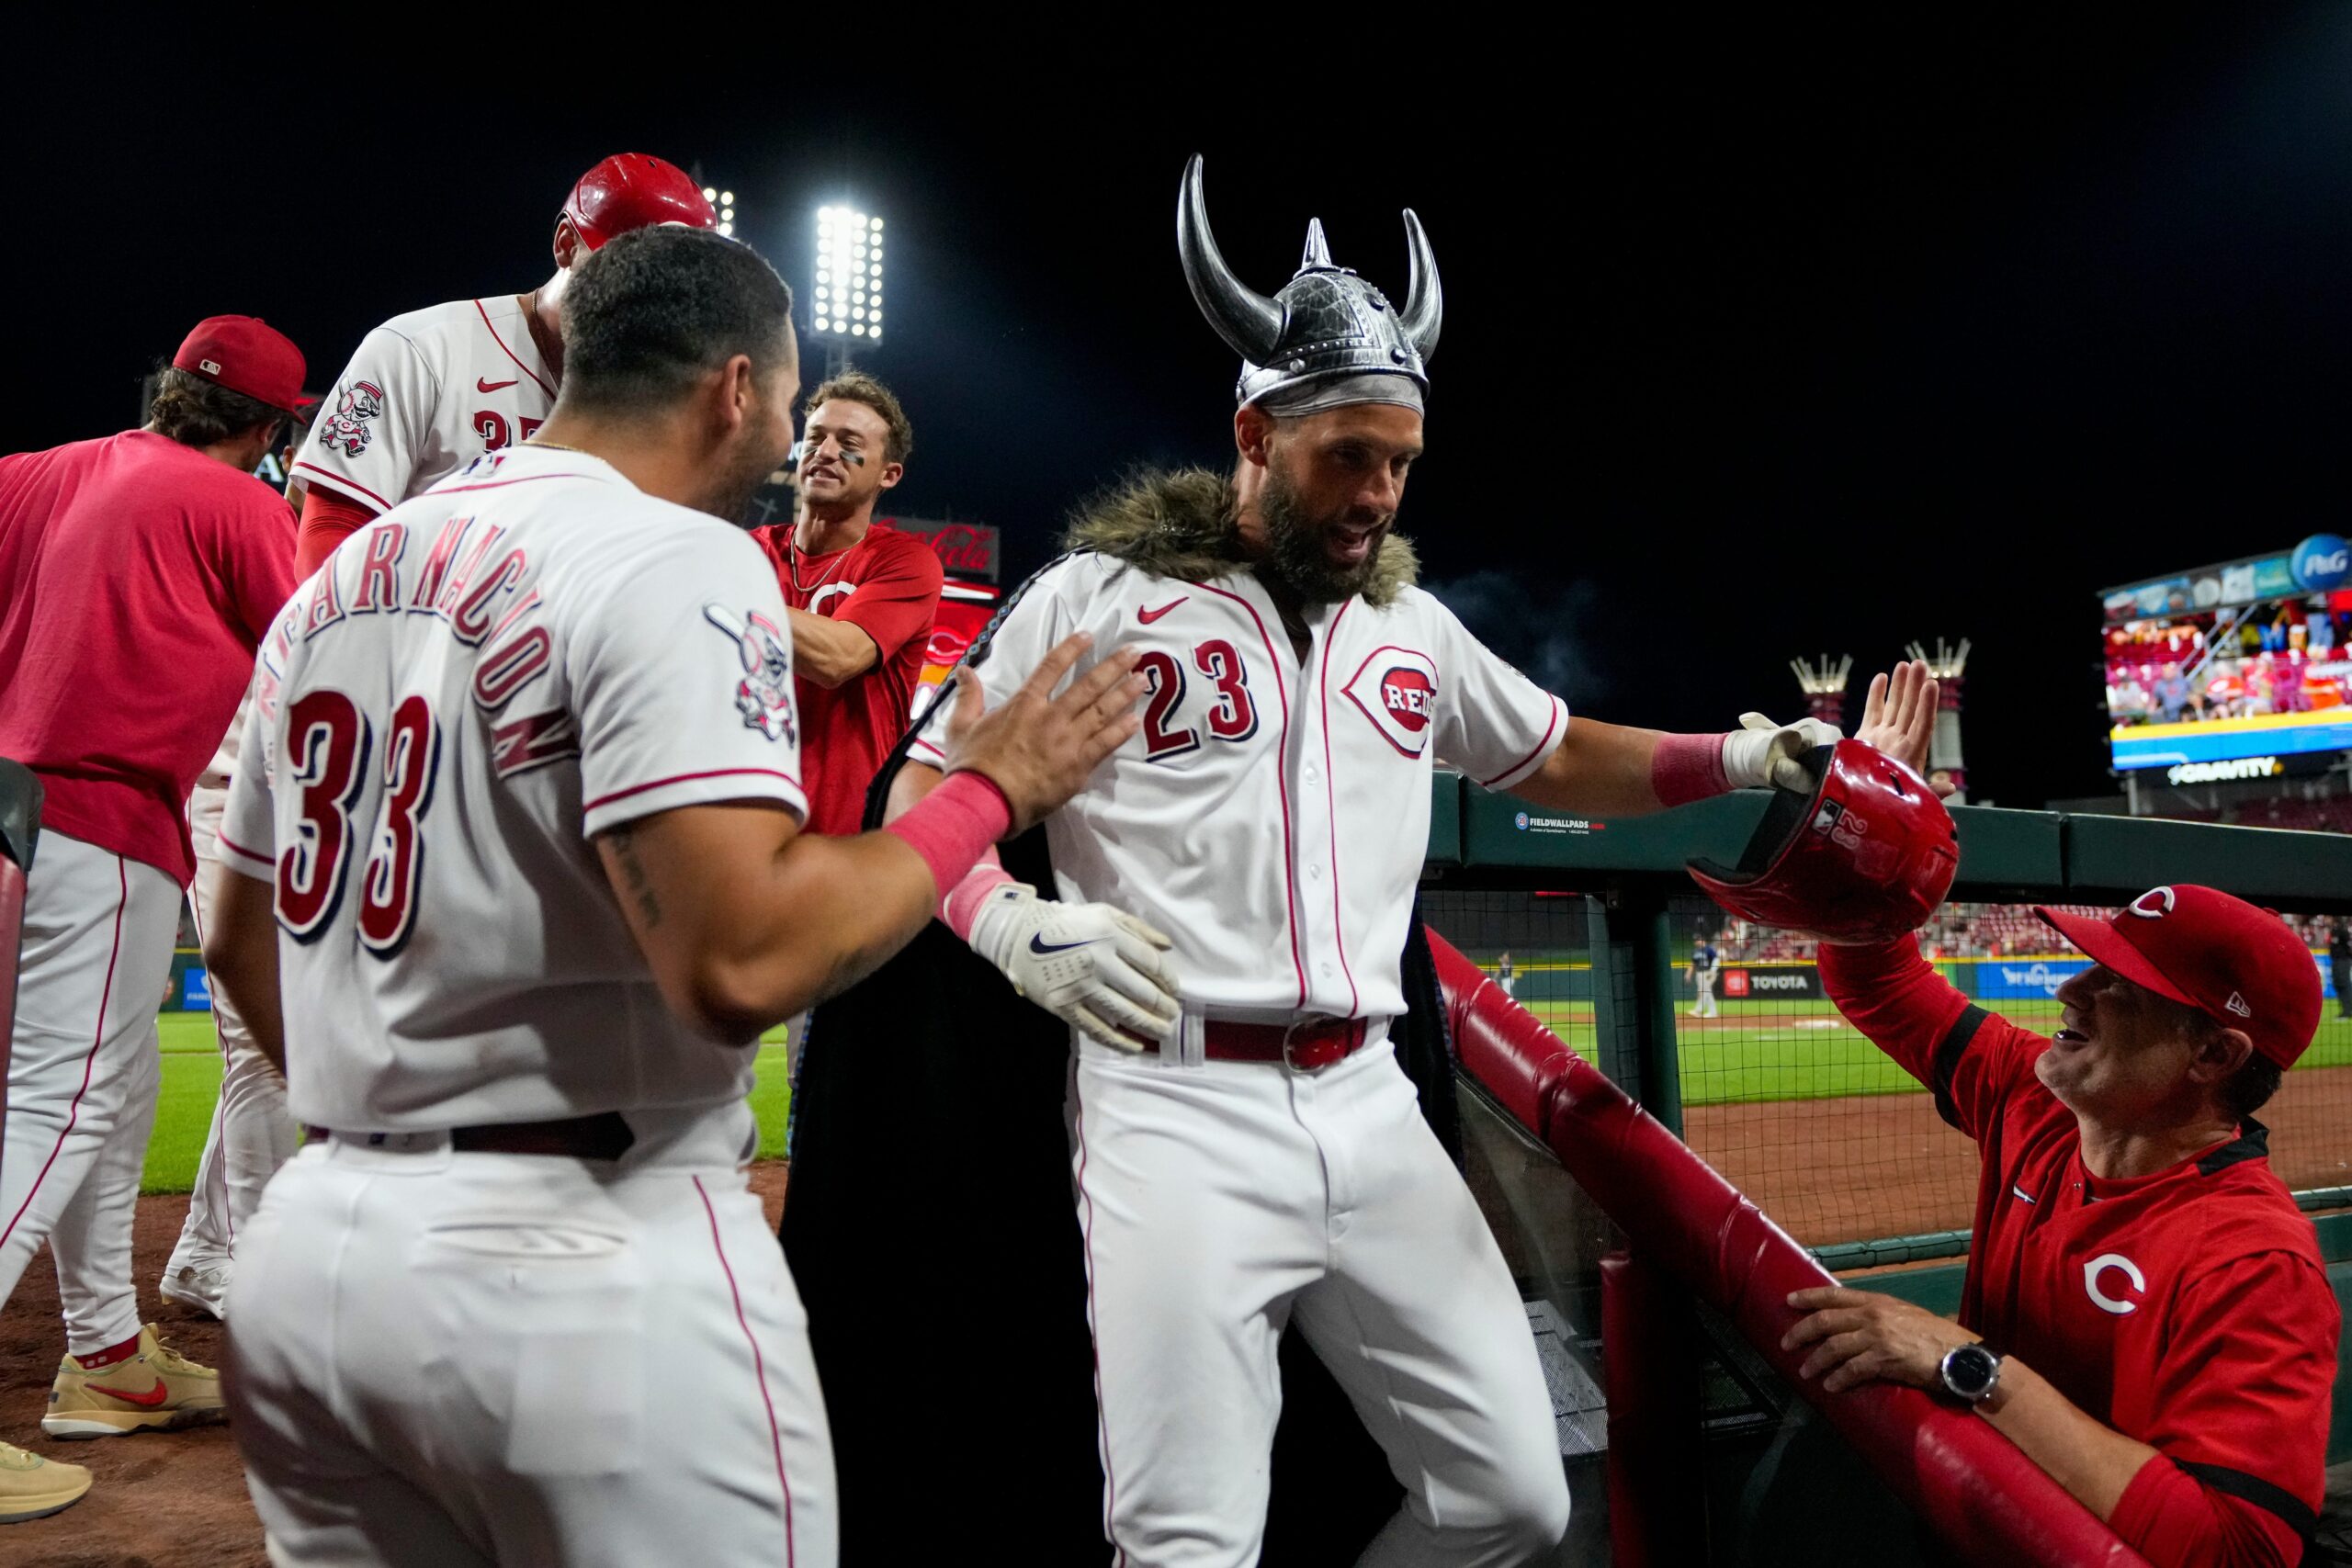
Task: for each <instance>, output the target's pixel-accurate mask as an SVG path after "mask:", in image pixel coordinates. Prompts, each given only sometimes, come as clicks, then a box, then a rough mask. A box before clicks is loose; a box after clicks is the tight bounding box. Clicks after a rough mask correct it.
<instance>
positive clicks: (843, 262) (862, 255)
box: [809, 202, 882, 375]
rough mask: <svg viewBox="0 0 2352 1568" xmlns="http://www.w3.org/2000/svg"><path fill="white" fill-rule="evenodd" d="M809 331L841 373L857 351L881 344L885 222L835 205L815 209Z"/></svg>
mask: <svg viewBox="0 0 2352 1568" xmlns="http://www.w3.org/2000/svg"><path fill="white" fill-rule="evenodd" d="M809 331H811V332H812V333H816V334H817V336H818V337H820V338H821V339H823V340H824V343H825V367H826V372H827V374H829V375H832V374H838V373H839V372H840V371H842V369H844V368H845V367H847V366H848V364H849V356H850V354H851V352H852V351H853V350H854V349H857V348H860V347H863V346H865V345H866V344H879V343H880V342H881V341H882V220H881V219H879V218H877V217H876V216H875V215H874V214H873V213H870V212H867V211H865V210H864V209H860V208H857V207H854V206H851V205H849V204H848V203H845V202H836V203H834V204H832V205H831V206H829V207H820V208H819V209H817V267H816V272H815V276H814V283H813V286H812V287H811V288H810V289H809Z"/></svg>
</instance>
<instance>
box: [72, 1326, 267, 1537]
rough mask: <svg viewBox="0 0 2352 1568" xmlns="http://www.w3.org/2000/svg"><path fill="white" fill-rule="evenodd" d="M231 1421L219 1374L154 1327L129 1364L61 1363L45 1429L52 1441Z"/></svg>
mask: <svg viewBox="0 0 2352 1568" xmlns="http://www.w3.org/2000/svg"><path fill="white" fill-rule="evenodd" d="M228 1418H229V1412H228V1408H227V1407H226V1406H225V1405H224V1404H222V1403H221V1400H220V1373H219V1372H216V1371H213V1370H212V1369H211V1368H210V1367H199V1366H198V1365H197V1364H196V1363H195V1362H194V1361H191V1360H189V1359H187V1357H185V1356H182V1355H181V1354H180V1353H179V1352H178V1351H176V1350H174V1349H172V1348H169V1347H167V1346H166V1345H164V1342H163V1341H162V1340H161V1339H158V1338H157V1337H155V1325H153V1324H152V1323H151V1324H148V1325H146V1326H145V1327H143V1328H141V1330H140V1331H139V1353H138V1354H137V1355H135V1356H131V1357H130V1358H128V1359H124V1360H120V1361H117V1362H115V1363H114V1364H113V1365H111V1366H105V1367H100V1368H99V1369H98V1370H97V1371H89V1370H87V1369H85V1367H84V1366H83V1365H82V1363H81V1362H80V1361H79V1360H78V1359H75V1358H74V1357H72V1356H68V1357H66V1358H65V1359H63V1360H62V1361H60V1362H59V1363H58V1364H57V1381H56V1382H54V1383H52V1384H51V1385H50V1390H49V1414H48V1415H46V1416H42V1417H41V1418H40V1429H41V1430H42V1431H44V1432H46V1433H48V1434H49V1435H50V1436H51V1437H52V1438H119V1437H122V1436H123V1435H125V1434H126V1433H130V1432H139V1431H147V1430H155V1431H172V1430H175V1429H177V1428H179V1427H202V1426H207V1425H209V1424H210V1423H212V1422H215V1421H226V1420H227V1419H228ZM69 1501H70V1499H69ZM60 1506H62V1505H60Z"/></svg>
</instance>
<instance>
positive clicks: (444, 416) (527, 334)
mask: <svg viewBox="0 0 2352 1568" xmlns="http://www.w3.org/2000/svg"><path fill="white" fill-rule="evenodd" d="M554 406H555V376H554V374H553V373H552V372H551V371H549V370H548V367H547V362H546V361H545V360H543V359H541V358H540V357H539V350H538V345H537V344H536V343H534V342H533V341H532V338H531V328H530V323H529V321H527V320H526V318H525V315H524V311H523V306H522V302H521V301H520V300H519V299H516V298H515V296H514V295H512V294H501V295H498V296H496V297H495V298H493V299H456V300H452V301H451V302H449V303H448V304H447V305H433V306H428V307H427V308H426V309H424V310H411V311H410V312H409V313H408V314H407V315H405V316H394V317H393V318H392V319H391V320H390V321H386V322H385V323H384V324H383V325H382V326H380V327H378V328H377V329H376V330H375V331H374V332H371V333H368V335H367V336H366V337H364V338H362V339H361V340H360V342H359V352H358V353H356V354H355V355H352V356H351V363H350V364H349V365H348V366H346V367H344V372H343V378H342V379H340V380H338V381H337V382H336V383H335V388H334V395H333V396H332V397H330V398H329V399H328V400H327V406H326V408H324V409H323V410H322V411H321V412H320V413H319V417H318V421H317V423H314V424H313V425H312V426H311V434H310V436H309V438H308V439H307V440H305V441H304V442H303V443H302V450H301V451H300V453H298V454H296V456H295V458H294V474H295V477H296V478H297V479H300V480H301V481H302V482H303V483H304V484H306V485H323V486H325V487H326V488H327V489H328V490H331V491H335V492H336V493H337V494H339V495H342V496H345V497H346V498H348V499H350V500H352V501H357V502H365V503H366V504H368V505H369V506H373V507H374V508H376V510H378V511H379V512H389V511H390V510H391V509H392V508H393V507H395V506H397V505H399V504H400V503H401V502H403V501H406V500H408V499H410V498H411V497H412V496H417V495H422V494H424V492H425V491H428V490H430V489H432V488H433V486H435V485H436V484H438V483H440V482H441V481H442V480H443V479H447V478H448V477H449V476H450V475H451V474H454V473H456V472H457V471H458V469H460V468H464V467H465V466H466V465H467V464H468V463H470V462H472V461H473V460H474V459H475V458H476V457H481V455H482V454H483V453H485V452H498V451H503V450H504V449H505V448H506V447H508V446H518V445H520V444H521V443H523V442H525V441H527V440H529V439H530V436H531V433H532V432H533V431H535V430H537V429H538V427H539V426H540V424H542V423H545V421H546V419H547V417H548V410H549V409H551V408H553V407H554Z"/></svg>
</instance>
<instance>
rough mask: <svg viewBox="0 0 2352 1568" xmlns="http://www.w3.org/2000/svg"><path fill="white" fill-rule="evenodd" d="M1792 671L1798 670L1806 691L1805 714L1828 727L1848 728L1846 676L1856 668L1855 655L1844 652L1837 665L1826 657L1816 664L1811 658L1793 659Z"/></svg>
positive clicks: (1791, 662)
mask: <svg viewBox="0 0 2352 1568" xmlns="http://www.w3.org/2000/svg"><path fill="white" fill-rule="evenodd" d="M1789 668H1790V669H1792V670H1793V671H1796V675H1797V684H1798V685H1799V686H1801V687H1803V688H1804V707H1805V712H1807V713H1808V714H1811V715H1812V716H1814V717H1815V718H1817V719H1819V720H1820V721H1821V722H1822V723H1824V724H1834V725H1836V726H1837V727H1838V728H1840V729H1843V728H1846V677H1847V676H1848V675H1849V673H1851V672H1852V671H1853V668H1854V656H1853V655H1852V654H1850V653H1841V654H1839V655H1838V660H1837V662H1836V663H1834V664H1833V663H1831V662H1830V659H1829V655H1827V654H1826V653H1825V654H1823V655H1822V656H1821V662H1820V663H1818V664H1816V663H1815V662H1814V661H1813V660H1810V659H1803V658H1799V659H1792V660H1789Z"/></svg>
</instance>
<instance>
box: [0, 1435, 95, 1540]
mask: <svg viewBox="0 0 2352 1568" xmlns="http://www.w3.org/2000/svg"><path fill="white" fill-rule="evenodd" d="M89 1489H90V1472H88V1471H86V1470H84V1469H83V1468H82V1467H81V1466H80V1465H78V1464H61V1463H59V1462H57V1461H54V1460H46V1459H43V1458H41V1457H40V1455H39V1454H35V1453H27V1452H26V1451H25V1450H22V1449H20V1448H18V1447H17V1446H16V1445H15V1444H14V1443H0V1525H17V1524H22V1523H24V1522H25V1521H26V1520H27V1519H45V1518H47V1517H49V1516H50V1515H51V1514H53V1513H56V1512H57V1511H58V1510H59V1509H61V1508H70V1507H72V1506H74V1504H76V1503H78V1502H80V1501H81V1500H82V1494H83V1493H85V1492H87V1491H88V1490H89Z"/></svg>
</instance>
